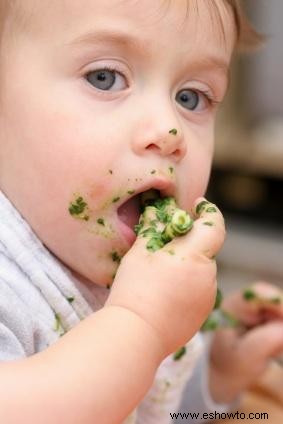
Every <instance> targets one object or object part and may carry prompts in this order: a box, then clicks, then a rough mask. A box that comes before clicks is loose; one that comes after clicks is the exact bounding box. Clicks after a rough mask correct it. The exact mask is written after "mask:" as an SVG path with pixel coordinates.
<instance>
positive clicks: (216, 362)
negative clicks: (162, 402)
mask: <svg viewBox="0 0 283 424" xmlns="http://www.w3.org/2000/svg"><path fill="white" fill-rule="evenodd" d="M221 308H222V309H223V310H224V311H226V312H227V313H229V314H231V315H232V316H233V317H235V318H236V319H237V320H238V321H239V322H240V323H241V325H240V326H239V327H236V328H234V329H231V328H230V329H223V330H218V331H216V332H215V334H214V338H213V341H212V345H211V360H210V377H211V378H210V388H211V393H212V396H213V398H214V399H215V400H216V401H217V402H220V403H222V402H230V401H231V400H233V398H235V397H236V396H237V395H238V394H239V393H241V392H242V391H243V390H245V389H247V388H248V387H249V386H250V385H251V384H253V383H254V382H255V381H256V379H257V378H258V377H259V376H260V375H261V374H262V373H263V371H264V370H265V369H266V367H267V365H268V362H269V360H270V359H272V358H275V357H276V356H278V355H280V354H282V353H283V292H282V290H280V289H279V288H278V287H275V286H272V285H271V284H268V283H264V282H258V283H256V284H254V285H253V286H251V287H249V288H248V289H246V290H244V291H238V292H236V293H233V294H232V295H230V296H228V297H227V298H226V299H225V300H224V301H223V303H222V307H221Z"/></svg>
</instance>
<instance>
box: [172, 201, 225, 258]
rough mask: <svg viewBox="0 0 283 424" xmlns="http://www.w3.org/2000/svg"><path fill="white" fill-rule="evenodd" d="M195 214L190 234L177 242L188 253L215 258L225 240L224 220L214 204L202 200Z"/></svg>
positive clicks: (197, 202) (198, 203)
mask: <svg viewBox="0 0 283 424" xmlns="http://www.w3.org/2000/svg"><path fill="white" fill-rule="evenodd" d="M193 213H194V215H195V217H196V220H195V222H194V226H193V228H192V230H191V231H190V233H189V234H187V236H185V237H180V238H179V239H178V240H176V243H178V245H180V246H183V248H184V249H185V250H186V252H188V249H189V251H191V252H192V253H196V254H200V255H204V256H206V257H207V258H210V259H211V258H213V257H214V256H215V255H216V254H217V253H218V252H219V250H220V248H221V247H222V245H223V242H224V239H225V224H224V218H223V215H222V213H221V212H220V210H219V209H218V208H217V206H216V205H214V204H213V203H210V202H208V201H207V200H205V199H203V198H200V199H198V200H197V201H196V204H195V207H194V210H193Z"/></svg>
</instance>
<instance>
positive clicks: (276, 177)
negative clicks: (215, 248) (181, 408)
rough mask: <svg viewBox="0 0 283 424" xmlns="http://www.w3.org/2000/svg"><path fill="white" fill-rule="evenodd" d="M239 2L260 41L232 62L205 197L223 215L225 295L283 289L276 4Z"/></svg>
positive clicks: (279, 6) (282, 67)
mask: <svg viewBox="0 0 283 424" xmlns="http://www.w3.org/2000/svg"><path fill="white" fill-rule="evenodd" d="M245 4H246V5H247V12H248V16H249V17H250V20H251V21H252V22H253V24H254V26H255V27H256V29H257V30H258V31H259V32H261V33H263V34H264V35H265V36H266V43H265V45H264V46H263V47H261V48H260V49H259V50H258V51H256V52H253V53H252V54H251V53H249V54H242V55H241V56H240V57H238V58H237V59H236V60H235V62H234V65H233V70H232V79H231V86H230V91H229V95H228V96H227V97H226V101H225V103H224V105H223V108H222V110H221V111H220V114H219V117H218V124H217V131H216V151H215V160H214V164H213V171H212V178H211V183H210V186H209V189H208V194H207V197H208V198H209V199H210V200H211V201H213V202H215V203H216V204H217V205H218V206H219V207H220V209H221V210H222V212H223V213H224V216H225V218H226V224H227V230H228V231H227V233H228V235H227V239H226V242H225V245H224V248H223V250H222V252H221V254H220V255H219V256H218V269H219V277H218V283H219V286H220V287H221V289H222V290H223V292H224V294H225V293H228V292H230V291H231V290H234V289H235V288H236V287H239V288H241V287H244V286H246V285H247V284H250V283H251V282H253V281H255V280H258V279H261V280H267V281H270V282H273V283H276V284H279V285H281V287H282V288H283V25H282V16H283V1H282V0H268V1H266V0H257V1H256V2H255V0H246V1H245Z"/></svg>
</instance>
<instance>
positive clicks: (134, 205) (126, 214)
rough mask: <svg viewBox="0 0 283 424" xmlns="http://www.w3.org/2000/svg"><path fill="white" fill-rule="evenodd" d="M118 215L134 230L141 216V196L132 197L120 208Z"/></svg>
mask: <svg viewBox="0 0 283 424" xmlns="http://www.w3.org/2000/svg"><path fill="white" fill-rule="evenodd" d="M118 216H119V218H120V219H121V221H123V222H124V223H125V224H126V225H128V227H130V228H131V229H132V230H133V229H134V226H135V225H136V224H138V222H139V218H140V201H139V196H134V197H131V199H129V200H128V201H127V202H125V203H123V204H122V205H121V206H120V207H119V208H118Z"/></svg>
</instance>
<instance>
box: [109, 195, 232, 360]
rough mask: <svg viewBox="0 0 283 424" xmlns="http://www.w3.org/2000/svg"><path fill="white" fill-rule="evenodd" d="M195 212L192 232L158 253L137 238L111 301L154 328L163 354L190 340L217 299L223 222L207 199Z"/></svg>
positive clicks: (115, 285)
mask: <svg viewBox="0 0 283 424" xmlns="http://www.w3.org/2000/svg"><path fill="white" fill-rule="evenodd" d="M193 214H194V218H195V222H194V225H193V228H192V230H191V231H190V232H189V233H187V234H186V235H184V236H182V237H177V238H175V239H173V240H171V241H170V242H169V243H167V244H166V245H165V246H164V247H162V248H160V249H159V250H157V251H155V252H151V251H149V250H148V249H147V248H146V243H147V239H146V238H144V237H142V236H138V238H137V240H136V241H135V243H134V245H133V246H132V248H131V249H130V250H129V252H128V253H127V254H126V255H125V256H124V258H123V260H122V262H121V265H120V267H119V269H118V272H117V275H116V278H115V281H114V284H113V287H112V289H111V292H110V295H109V298H108V301H107V305H116V306H117V305H118V306H121V307H124V308H127V309H128V310H131V311H133V312H135V313H136V314H137V315H139V316H140V317H142V319H143V320H145V321H146V322H147V323H148V324H149V325H150V326H151V327H153V328H154V329H155V331H156V332H157V334H158V337H159V339H160V342H161V344H162V346H163V347H164V352H165V356H166V355H168V354H170V353H172V352H174V351H176V350H177V349H178V348H179V347H181V346H182V345H184V344H185V343H187V341H188V340H190V338H192V336H193V335H194V334H195V333H196V332H197V331H198V330H199V328H200V327H201V325H202V324H203V322H204V320H205V319H206V317H207V316H208V314H209V312H210V311H211V309H212V308H213V305H214V300H215V294H216V263H215V260H214V256H215V255H216V254H217V253H218V251H219V249H220V248H221V246H222V244H223V241H224V237H225V228H224V220H223V217H222V214H221V212H220V211H219V210H218V209H217V207H216V206H215V205H213V204H211V203H209V202H207V201H204V199H198V201H197V202H196V206H195V208H194V210H193ZM107 305H106V306H107Z"/></svg>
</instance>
